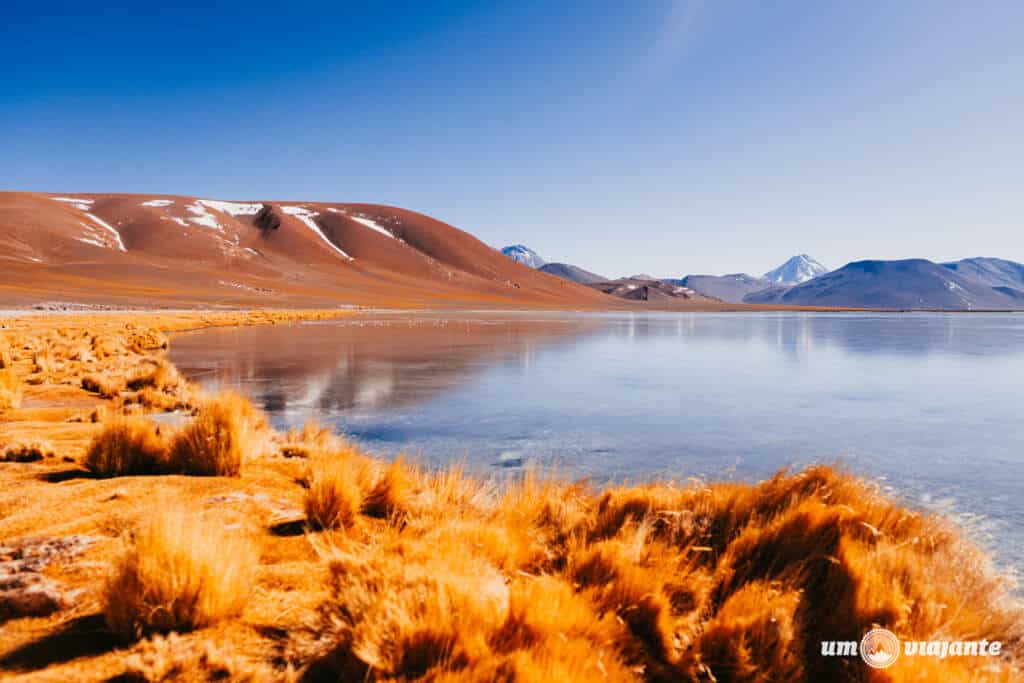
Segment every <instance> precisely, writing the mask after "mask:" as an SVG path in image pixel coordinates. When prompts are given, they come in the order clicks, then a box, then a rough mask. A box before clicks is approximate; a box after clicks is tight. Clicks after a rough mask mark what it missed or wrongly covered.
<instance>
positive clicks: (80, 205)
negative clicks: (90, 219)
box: [50, 197, 96, 211]
mask: <svg viewBox="0 0 1024 683" xmlns="http://www.w3.org/2000/svg"><path fill="white" fill-rule="evenodd" d="M50 199H52V200H53V201H55V202H67V203H68V204H71V205H72V206H73V207H75V208H76V209H78V210H79V211H88V210H89V209H90V208H91V207H92V203H93V202H94V201H96V200H95V199H81V198H79V197H50Z"/></svg>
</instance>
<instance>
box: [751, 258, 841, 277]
mask: <svg viewBox="0 0 1024 683" xmlns="http://www.w3.org/2000/svg"><path fill="white" fill-rule="evenodd" d="M827 272H829V270H828V268H826V267H825V266H823V265H821V264H820V263H819V262H817V261H815V260H814V259H813V258H811V257H810V256H808V255H807V254H798V255H796V256H794V257H793V258H791V259H789V260H788V261H786V262H785V263H783V264H782V265H781V266H779V267H778V268H775V269H774V270H769V271H768V272H767V273H765V274H764V276H763V277H764V279H765V280H768V281H770V282H771V283H773V284H777V285H798V284H801V283H803V282H807V281H808V280H812V279H814V278H816V277H818V276H819V275H824V274H825V273H827Z"/></svg>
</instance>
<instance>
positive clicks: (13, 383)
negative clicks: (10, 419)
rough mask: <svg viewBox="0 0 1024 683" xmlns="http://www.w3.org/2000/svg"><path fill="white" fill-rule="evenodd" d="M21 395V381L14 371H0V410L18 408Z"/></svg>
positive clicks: (9, 369)
mask: <svg viewBox="0 0 1024 683" xmlns="http://www.w3.org/2000/svg"><path fill="white" fill-rule="evenodd" d="M21 394H22V389H21V380H20V379H19V378H18V375H17V374H15V372H14V370H13V369H11V368H9V367H7V368H4V369H3V370H0V410H9V409H11V408H17V407H18V406H20V405H21Z"/></svg>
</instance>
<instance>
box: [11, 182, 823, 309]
mask: <svg viewBox="0 0 1024 683" xmlns="http://www.w3.org/2000/svg"><path fill="white" fill-rule="evenodd" d="M0 245H2V247H3V249H2V250H0V251H2V253H0V264H2V266H3V267H2V269H0V310H4V309H24V308H31V307H38V308H44V309H65V308H75V307H79V308H81V307H86V308H96V309H110V308H113V309H140V308H141V309H153V308H155V309H181V308H193V309H204V310H209V309H239V308H302V309H313V308H318V307H319V308H337V307H359V306H370V307H375V308H388V307H394V308H423V307H458V308H504V309H511V308H531V309H537V308H549V309H578V310H604V309H627V310H628V309H638V310H645V309H651V308H654V309H668V310H694V311H699V310H785V309H793V308H795V307H793V306H789V305H784V304H773V305H771V306H754V305H746V304H725V303H723V302H721V301H718V300H716V299H713V298H709V297H705V296H702V295H700V294H697V293H695V292H692V291H689V292H686V293H684V292H683V291H682V290H681V289H680V288H671V287H668V288H666V291H669V292H670V296H661V295H656V296H652V297H650V300H649V301H648V300H641V298H640V297H639V291H640V290H639V289H638V293H637V294H636V295H633V294H632V293H630V294H629V296H626V297H625V298H622V297H619V296H612V295H609V294H606V293H604V292H602V291H597V290H595V289H594V288H592V287H587V286H585V285H581V284H577V283H575V282H571V281H569V280H566V279H563V278H561V277H557V276H555V275H549V274H548V273H545V272H541V271H538V270H534V269H532V268H529V267H527V266H524V265H522V264H520V263H516V262H515V261H513V260H511V259H509V258H507V257H506V256H505V255H503V254H502V253H501V252H500V251H498V250H496V249H493V248H491V247H489V246H487V245H486V244H484V243H483V242H481V241H480V240H478V239H477V238H475V237H473V236H472V235H471V234H469V233H467V232H464V231H462V230H460V229H458V228H456V227H453V226H451V225H448V224H447V223H444V222H442V221H439V220H436V219H434V218H431V217H429V216H425V215H423V214H420V213H416V212H414V211H409V210H406V209H400V208H395V207H390V206H380V205H375V204H353V203H337V202H334V203H327V202H301V201H244V202H242V201H222V200H214V199H200V198H196V197H184V196H177V195H153V196H150V195H133V194H79V193H76V194H42V193H31V192H0ZM623 288H625V286H623ZM676 290H679V291H676ZM644 291H646V289H645V290H644ZM656 294H657V293H656ZM806 310H814V309H813V308H807V309H806ZM819 310H827V309H819Z"/></svg>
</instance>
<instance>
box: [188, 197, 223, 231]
mask: <svg viewBox="0 0 1024 683" xmlns="http://www.w3.org/2000/svg"><path fill="white" fill-rule="evenodd" d="M185 209H186V210H187V211H188V212H189V213H190V214H192V217H191V218H189V219H188V220H189V222H190V223H195V224H196V225H201V226H203V227H205V228H212V229H214V230H220V231H222V232H223V230H224V228H222V227H221V225H220V223H218V222H217V217H216V216H214V215H213V214H212V213H210V212H209V211H207V210H206V207H205V206H203V205H202V204H198V203H197V204H189V205H188V206H186V207H185Z"/></svg>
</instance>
